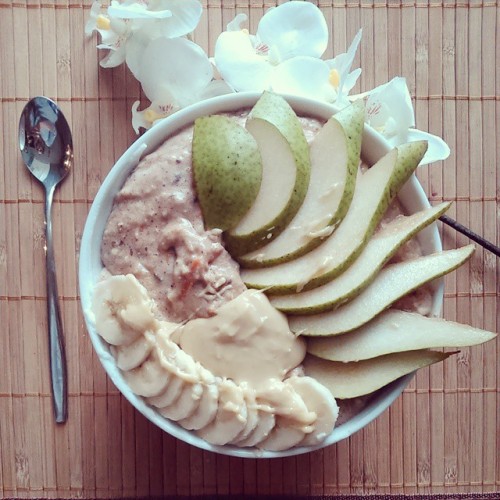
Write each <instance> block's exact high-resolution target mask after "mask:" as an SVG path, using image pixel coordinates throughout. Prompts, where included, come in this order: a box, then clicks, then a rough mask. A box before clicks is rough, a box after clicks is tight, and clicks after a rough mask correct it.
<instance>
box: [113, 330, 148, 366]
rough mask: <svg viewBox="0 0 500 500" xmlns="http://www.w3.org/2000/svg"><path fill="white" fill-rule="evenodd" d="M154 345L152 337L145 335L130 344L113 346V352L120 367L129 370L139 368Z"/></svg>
mask: <svg viewBox="0 0 500 500" xmlns="http://www.w3.org/2000/svg"><path fill="white" fill-rule="evenodd" d="M153 347H154V344H153V343H152V342H151V339H150V338H149V337H146V336H143V337H139V338H138V339H136V340H134V341H133V342H132V343H131V344H129V345H120V346H111V353H112V354H113V356H114V357H115V360H116V365H117V366H118V368H120V370H123V371H128V370H132V369H134V368H137V367H138V366H140V365H141V364H142V363H143V362H144V361H146V359H147V358H148V356H149V355H150V353H151V351H152V350H153Z"/></svg>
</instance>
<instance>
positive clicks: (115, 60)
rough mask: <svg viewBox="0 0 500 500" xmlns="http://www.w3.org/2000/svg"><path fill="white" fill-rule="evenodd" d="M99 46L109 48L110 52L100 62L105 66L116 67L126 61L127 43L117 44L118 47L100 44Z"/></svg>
mask: <svg viewBox="0 0 500 500" xmlns="http://www.w3.org/2000/svg"><path fill="white" fill-rule="evenodd" d="M97 48H98V49H100V48H109V52H108V53H107V54H106V56H105V57H104V58H103V59H101V61H100V62H99V64H100V65H101V67H103V68H116V66H119V65H120V64H122V62H123V61H125V44H121V45H117V46H116V47H102V46H99V45H98V46H97Z"/></svg>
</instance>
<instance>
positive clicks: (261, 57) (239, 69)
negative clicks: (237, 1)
mask: <svg viewBox="0 0 500 500" xmlns="http://www.w3.org/2000/svg"><path fill="white" fill-rule="evenodd" d="M244 21H246V16H245V15H243V14H239V15H238V16H237V17H236V18H235V20H234V21H232V22H231V23H229V25H228V30H227V31H225V32H223V33H221V34H220V35H219V37H218V39H217V42H216V45H215V55H214V61H215V65H216V66H217V69H218V71H219V72H220V74H221V76H222V77H223V78H224V80H225V81H226V82H227V83H228V84H229V85H230V86H231V87H232V88H234V89H235V90H236V91H245V90H255V91H262V90H267V89H270V85H271V79H272V77H273V72H274V71H275V69H276V68H277V67H279V65H280V64H282V63H284V62H285V61H289V60H291V59H293V58H295V57H306V58H319V57H321V56H322V55H323V53H324V51H325V50H326V47H327V45H328V27H327V25H326V21H325V18H324V16H323V14H322V12H321V10H320V9H318V7H316V6H315V5H314V4H312V3H310V2H303V1H296V0H292V1H290V2H286V3H284V4H281V5H279V6H278V7H274V8H271V9H269V10H268V11H267V12H266V13H265V14H264V16H263V17H262V19H261V20H260V22H259V25H258V28H257V33H256V35H250V34H249V33H248V31H247V30H245V29H241V24H242V22H244Z"/></svg>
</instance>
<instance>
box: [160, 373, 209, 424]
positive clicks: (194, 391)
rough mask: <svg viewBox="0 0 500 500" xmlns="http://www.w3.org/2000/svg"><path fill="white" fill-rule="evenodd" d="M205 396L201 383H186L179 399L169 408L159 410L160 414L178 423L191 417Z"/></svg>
mask: <svg viewBox="0 0 500 500" xmlns="http://www.w3.org/2000/svg"><path fill="white" fill-rule="evenodd" d="M202 394H203V386H202V385H201V383H199V382H197V383H194V384H193V383H191V382H184V387H183V389H182V391H181V393H180V395H179V397H178V398H177V399H176V400H175V401H174V402H173V403H172V404H170V405H169V406H165V407H164V408H158V413H160V415H163V416H164V417H165V418H168V419H169V420H173V421H175V422H176V421H178V420H183V419H185V418H188V417H190V416H191V415H192V414H193V413H194V412H195V411H196V408H198V406H199V405H200V399H201V396H202Z"/></svg>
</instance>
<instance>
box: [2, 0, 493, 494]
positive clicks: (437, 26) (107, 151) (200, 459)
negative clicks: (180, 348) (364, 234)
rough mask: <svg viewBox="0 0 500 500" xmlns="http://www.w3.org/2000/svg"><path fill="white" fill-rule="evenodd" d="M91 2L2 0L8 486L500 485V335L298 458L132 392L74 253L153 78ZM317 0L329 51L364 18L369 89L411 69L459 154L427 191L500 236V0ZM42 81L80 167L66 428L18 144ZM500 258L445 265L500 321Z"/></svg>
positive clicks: (211, 8)
mask: <svg viewBox="0 0 500 500" xmlns="http://www.w3.org/2000/svg"><path fill="white" fill-rule="evenodd" d="M90 4H91V2H90V0H89V1H85V2H83V3H82V2H77V1H75V0H72V1H69V2H68V1H57V2H56V0H46V1H41V2H40V1H37V0H16V1H14V2H12V3H10V2H8V1H6V0H0V61H1V62H0V74H1V105H0V123H1V124H2V128H1V133H0V150H1V151H2V156H3V158H2V159H3V161H2V168H3V170H2V173H1V174H0V198H1V203H0V213H1V215H0V311H1V324H2V327H3V328H2V332H1V333H0V370H1V374H2V376H1V377H0V460H1V466H0V495H3V496H4V497H122V496H135V497H146V496H160V495H175V494H179V495H188V494H191V495H200V494H234V495H241V494H243V493H245V494H257V493H259V494H298V495H305V496H309V495H327V494H328V495H333V494H355V493H357V494H363V493H372V494H375V493H377V494H415V495H416V494H450V495H452V496H453V497H455V495H456V494H458V493H460V492H462V493H467V492H468V493H471V492H477V493H479V492H497V493H498V492H500V456H499V451H498V450H499V449H500V405H499V403H500V392H499V382H500V342H499V341H496V342H491V343H488V344H487V345H485V346H484V347H475V348H471V349H462V352H461V354H460V355H459V356H457V357H453V358H451V359H450V360H448V361H447V362H446V363H444V364H439V365H436V366H433V367H432V368H430V369H427V370H422V371H420V372H419V373H418V375H417V376H416V378H415V379H414V381H413V382H412V383H411V384H410V386H409V387H408V389H407V390H406V391H405V392H404V394H403V395H402V397H400V398H399V399H398V400H397V401H396V402H395V403H394V405H393V406H392V407H391V408H390V410H389V411H386V412H385V413H384V414H383V415H382V416H381V417H380V418H378V420H376V421H375V422H374V423H372V424H371V425H369V426H368V427H367V428H366V429H365V430H363V431H362V432H359V433H358V434H356V435H355V436H353V437H351V438H350V439H348V440H346V441H343V442H341V443H339V444H337V445H334V446H331V447H329V448H327V449H325V450H323V451H319V452H315V453H311V454H309V455H303V456H299V457H296V458H289V459H284V460H273V461H270V460H259V461H254V460H243V459H231V458H228V457H225V456H217V455H214V454H210V453H208V452H203V451H200V450H198V449H196V448H192V447H189V446H188V445H186V444H184V443H182V442H179V441H177V440H175V439H174V438H172V437H170V436H168V435H166V434H164V433H162V432H161V431H160V430H159V429H157V428H156V427H154V426H153V425H151V424H150V423H149V422H148V421H146V420H145V419H144V418H143V417H142V416H141V415H139V414H138V413H137V412H136V411H135V410H134V409H133V408H132V407H131V405H130V404H129V403H128V402H126V401H125V400H124V399H123V398H122V397H121V396H120V394H119V393H118V391H117V390H116V388H115V387H114V386H113V384H112V383H111V382H110V381H109V380H108V378H107V377H106V375H105V373H104V370H103V369H102V368H101V366H100V364H99V362H98V360H97V358H96V356H95V355H94V353H93V351H92V347H91V344H90V341H89V339H88V337H87V334H86V330H85V328H84V324H83V318H82V314H81V311H80V304H79V297H78V288H77V260H78V250H79V243H80V237H81V233H82V228H83V225H84V222H85V218H86V215H87V212H88V209H89V207H90V203H91V201H92V199H93V197H94V195H95V194H96V192H97V189H98V188H99V186H100V184H101V181H102V180H103V178H104V177H105V175H106V173H107V172H108V171H109V169H110V167H111V166H112V164H113V162H114V161H115V160H116V159H117V157H118V156H119V155H120V154H121V153H122V152H123V151H124V150H125V149H126V148H127V146H128V145H129V144H130V143H131V142H132V141H133V140H134V137H135V136H134V133H133V131H132V128H131V123H130V109H131V105H132V103H133V101H134V100H136V99H137V98H138V97H139V96H140V89H139V86H138V84H137V82H136V81H135V80H134V79H133V77H131V76H130V74H129V73H128V72H127V71H126V70H125V68H123V67H120V68H117V69H114V70H109V69H108V70H103V69H102V68H100V67H99V65H98V62H99V58H100V57H102V54H98V53H97V50H96V48H95V45H96V38H95V37H92V38H91V39H85V38H84V33H83V29H84V24H85V21H86V19H87V16H88V13H89V8H90ZM318 4H319V6H320V7H321V9H322V10H323V12H324V14H325V16H326V19H327V22H328V24H329V27H330V34H331V38H330V45H329V48H328V54H327V55H328V56H329V57H331V56H332V55H333V54H334V53H335V54H337V53H339V52H343V51H344V50H345V48H346V46H347V44H348V43H350V41H351V40H352V38H353V37H354V35H355V33H356V32H357V30H358V29H359V28H360V27H362V28H363V30H364V31H363V40H362V42H361V47H360V51H359V54H358V56H357V59H356V62H357V63H359V64H360V65H361V67H362V68H363V73H362V76H361V78H360V81H359V83H358V85H357V88H356V89H355V90H367V89H370V88H373V87H374V86H375V85H377V84H380V83H383V82H386V81H388V80H389V79H390V78H392V77H393V76H396V75H402V76H405V77H406V78H407V79H408V83H409V88H410V90H411V93H412V95H413V96H414V99H415V108H416V115H417V125H418V127H419V128H421V129H423V130H428V131H430V132H433V133H435V134H437V135H441V136H442V137H444V139H445V140H446V141H447V142H448V144H449V145H450V147H451V149H452V155H451V157H450V158H449V159H448V160H446V161H445V162H442V163H439V164H434V165H432V166H431V167H428V168H427V167H424V168H421V169H420V170H419V177H420V179H421V181H422V183H423V185H424V187H425V189H426V191H427V193H428V194H429V197H430V199H431V201H433V202H439V201H441V200H453V201H454V204H453V208H452V209H451V212H450V215H452V216H454V217H456V218H457V219H458V220H460V221H461V222H462V223H463V224H465V225H468V226H469V227H471V228H472V229H473V230H475V231H476V232H478V233H481V234H483V235H484V236H485V237H486V238H488V239H490V240H492V241H496V242H497V244H498V242H499V240H500V218H499V217H500V212H499V193H500V173H499V167H498V166H497V165H498V163H499V162H500V140H499V139H500V137H499V134H500V64H499V63H500V35H499V34H498V33H500V31H499V30H500V6H499V4H498V3H497V2H495V1H486V2H479V1H477V0H473V1H470V2H463V1H461V2H455V1H444V2H443V1H441V2H440V1H430V2H428V1H411V2H396V1H392V0H391V1H388V2H387V1H379V0H377V1H371V0H362V1H356V2H354V1H352V2H351V1H347V2H346V1H337V0H319V2H318ZM271 5H274V1H271V0H266V1H264V2H262V1H261V2H250V0H246V1H244V0H231V1H224V2H222V0H209V1H208V2H207V0H205V2H204V6H205V10H204V14H203V18H202V21H201V23H200V26H199V28H198V29H197V31H196V33H195V39H196V41H197V42H198V43H200V44H201V45H203V46H204V47H205V48H206V49H207V50H208V52H209V53H210V55H212V53H213V47H214V43H215V40H216V38H217V35H218V34H219V33H220V31H221V30H222V27H223V26H225V25H226V24H227V23H228V22H229V21H230V20H231V19H232V18H233V17H234V15H235V13H237V12H246V13H247V14H249V19H250V29H251V31H255V27H256V24H257V22H258V20H259V19H260V17H261V16H262V14H263V12H264V10H265V8H267V7H269V6H271ZM38 94H44V95H47V96H49V97H52V98H54V99H56V100H57V101H58V102H59V104H60V105H61V107H62V109H63V111H64V113H65V115H66V117H67V119H68V121H69V122H70V124H71V126H72V129H73V133H74V149H75V166H74V170H73V172H72V173H71V176H70V177H69V178H68V179H67V180H66V181H65V183H64V184H63V185H62V187H61V188H60V190H58V192H57V194H56V202H55V207H54V230H55V243H56V258H57V264H58V272H59V293H60V296H61V303H62V314H63V322H64V327H65V336H66V349H67V356H68V373H69V393H70V396H69V405H70V406H69V420H68V423H67V424H66V425H65V426H55V425H54V423H53V417H52V408H51V401H50V396H49V392H50V386H49V373H48V368H47V365H48V363H47V357H48V354H47V335H46V327H47V322H46V312H45V297H46V293H45V281H44V266H43V259H44V255H43V252H44V249H43V245H44V238H43V215H42V213H43V193H42V190H41V188H40V186H39V185H38V184H37V183H36V182H35V181H33V180H32V179H31V178H30V176H29V175H28V173H27V172H26V171H25V169H24V167H23V166H22V162H21V158H20V155H19V153H18V148H17V123H18V118H19V115H20V112H21V110H22V108H23V106H24V104H25V102H26V101H27V100H28V98H29V97H32V96H34V95H38ZM442 231H443V239H444V246H445V247H447V248H451V247H455V246H456V245H461V244H465V243H467V240H466V238H463V237H461V236H458V235H457V234H456V233H454V232H453V230H451V229H449V228H443V229H442ZM499 270H500V268H499V266H498V260H496V259H495V258H494V257H493V256H492V255H490V254H488V253H485V252H483V251H482V250H481V249H480V248H478V249H477V252H476V255H475V256H474V258H473V259H472V261H471V262H470V263H469V264H467V265H465V266H464V267H463V268H461V269H460V270H459V271H458V272H456V273H454V274H453V275H452V276H451V277H450V278H448V279H447V280H446V296H445V305H444V316H445V317H446V318H448V319H451V320H458V321H461V322H464V323H470V324H472V325H474V326H477V327H483V328H486V329H488V330H493V331H500V318H499V313H498V311H499V306H500V297H499V283H500V278H499V276H500V273H499ZM498 495H500V493H498ZM493 496H495V495H493ZM471 497H474V495H471V496H470V497H469V498H471ZM450 498H451V497H450ZM497 498H498V497H497Z"/></svg>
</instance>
